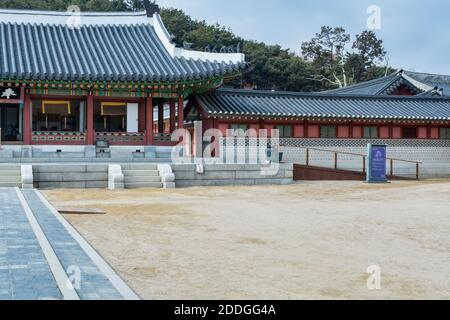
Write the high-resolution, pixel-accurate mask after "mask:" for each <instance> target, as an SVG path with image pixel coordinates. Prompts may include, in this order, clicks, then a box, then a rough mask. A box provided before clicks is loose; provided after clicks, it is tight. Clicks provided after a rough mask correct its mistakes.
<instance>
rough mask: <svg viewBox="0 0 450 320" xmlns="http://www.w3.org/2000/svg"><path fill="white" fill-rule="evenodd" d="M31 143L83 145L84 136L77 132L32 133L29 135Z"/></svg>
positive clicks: (82, 133)
mask: <svg viewBox="0 0 450 320" xmlns="http://www.w3.org/2000/svg"><path fill="white" fill-rule="evenodd" d="M31 141H32V142H41V143H56V142H59V143H66V142H75V143H78V142H79V143H84V142H85V141H86V134H85V133H84V132H78V131H33V132H32V133H31Z"/></svg>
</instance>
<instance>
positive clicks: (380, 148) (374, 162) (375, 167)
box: [367, 144, 388, 183]
mask: <svg viewBox="0 0 450 320" xmlns="http://www.w3.org/2000/svg"><path fill="white" fill-rule="evenodd" d="M386 156H387V146H386V145H374V144H368V145H367V168H368V170H367V182H368V183H386V182H388V181H387V177H386Z"/></svg>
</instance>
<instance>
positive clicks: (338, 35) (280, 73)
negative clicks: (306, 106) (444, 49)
mask: <svg viewBox="0 0 450 320" xmlns="http://www.w3.org/2000/svg"><path fill="white" fill-rule="evenodd" d="M70 5H77V6H79V7H80V9H81V11H136V10H142V9H143V1H142V0H0V8H15V9H42V10H64V11H65V10H67V8H68V7H69V6H70ZM161 17H162V18H163V21H164V23H165V24H166V27H167V29H168V31H169V32H170V33H171V35H173V41H174V42H175V43H176V44H177V45H178V46H183V47H185V48H190V49H193V50H200V51H211V52H242V53H244V54H245V55H246V59H247V62H248V63H249V68H248V70H247V71H245V72H244V73H243V74H242V75H241V76H239V77H238V78H236V79H235V81H234V82H233V83H231V84H230V85H233V86H235V87H241V88H255V89H265V90H283V91H284V90H287V91H305V92H310V91H322V90H327V89H333V88H339V87H345V86H348V85H351V84H355V83H358V82H362V81H367V80H372V79H375V78H378V77H381V76H384V75H385V74H387V73H391V72H393V70H392V69H391V68H389V67H388V66H387V65H388V64H387V63H386V61H387V59H386V57H387V52H386V51H385V49H384V47H383V41H382V40H381V39H379V38H378V37H377V35H376V34H375V33H374V32H372V31H362V32H361V33H360V34H357V35H356V36H354V37H353V38H352V36H351V35H350V34H348V33H347V32H346V30H345V29H344V28H342V27H329V26H323V27H322V28H321V30H318V33H317V34H316V35H315V36H314V37H313V38H312V39H311V40H310V41H308V42H304V43H299V47H301V51H302V56H298V55H295V54H294V53H293V52H292V51H291V50H290V49H285V48H282V47H281V46H279V45H268V44H265V43H264V42H260V41H255V40H249V39H244V38H242V37H240V36H238V35H236V34H234V33H233V32H232V30H231V29H230V28H227V27H225V26H222V25H220V24H218V23H217V24H208V23H207V22H205V21H204V20H197V19H194V18H192V17H190V16H189V15H187V14H186V13H185V12H183V11H182V10H179V9H175V8H162V9H161Z"/></svg>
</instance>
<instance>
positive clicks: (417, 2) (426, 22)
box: [157, 0, 450, 74]
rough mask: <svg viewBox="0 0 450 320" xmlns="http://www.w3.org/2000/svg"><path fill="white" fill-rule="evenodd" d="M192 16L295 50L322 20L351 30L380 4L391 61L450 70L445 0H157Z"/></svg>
mask: <svg viewBox="0 0 450 320" xmlns="http://www.w3.org/2000/svg"><path fill="white" fill-rule="evenodd" d="M157 3H158V4H160V5H161V6H163V7H175V8H178V9H182V10H184V11H185V12H186V13H188V14H189V15H191V16H192V17H193V18H196V19H201V20H203V19H204V20H206V21H207V22H209V23H215V22H219V23H220V24H222V25H225V26H228V27H231V29H232V30H233V31H234V32H235V33H236V34H238V35H240V36H242V37H244V38H247V39H253V40H258V41H264V42H266V43H269V44H280V45H281V46H283V47H285V48H290V49H292V50H294V51H295V52H297V53H299V51H300V44H301V42H303V41H307V40H309V39H311V37H312V36H313V35H314V34H315V33H316V32H318V31H319V30H320V26H322V25H330V26H343V27H344V28H346V30H347V31H348V32H350V33H351V34H352V35H354V34H356V33H359V32H361V31H362V30H364V29H367V19H368V18H369V15H368V14H367V8H368V7H369V6H370V5H377V6H378V7H379V8H380V9H381V29H380V30H377V31H376V32H377V34H378V35H379V37H381V38H382V39H383V40H384V43H385V47H386V49H387V51H388V52H389V56H390V61H391V65H392V67H394V68H403V69H406V70H410V71H420V72H429V73H439V74H450V18H449V17H450V15H449V13H450V1H445V0H428V1H426V0H377V1H375V0H372V1H366V0H314V1H309V0H308V1H303V0H157Z"/></svg>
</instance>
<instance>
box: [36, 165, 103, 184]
mask: <svg viewBox="0 0 450 320" xmlns="http://www.w3.org/2000/svg"><path fill="white" fill-rule="evenodd" d="M33 178H34V186H35V187H36V188H40V189H57V188H61V189H65V188H67V189H86V188H102V189H106V188H107V187H108V165H106V164H103V165H100V164H75V165H72V164H54V163H52V164H35V165H33Z"/></svg>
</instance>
